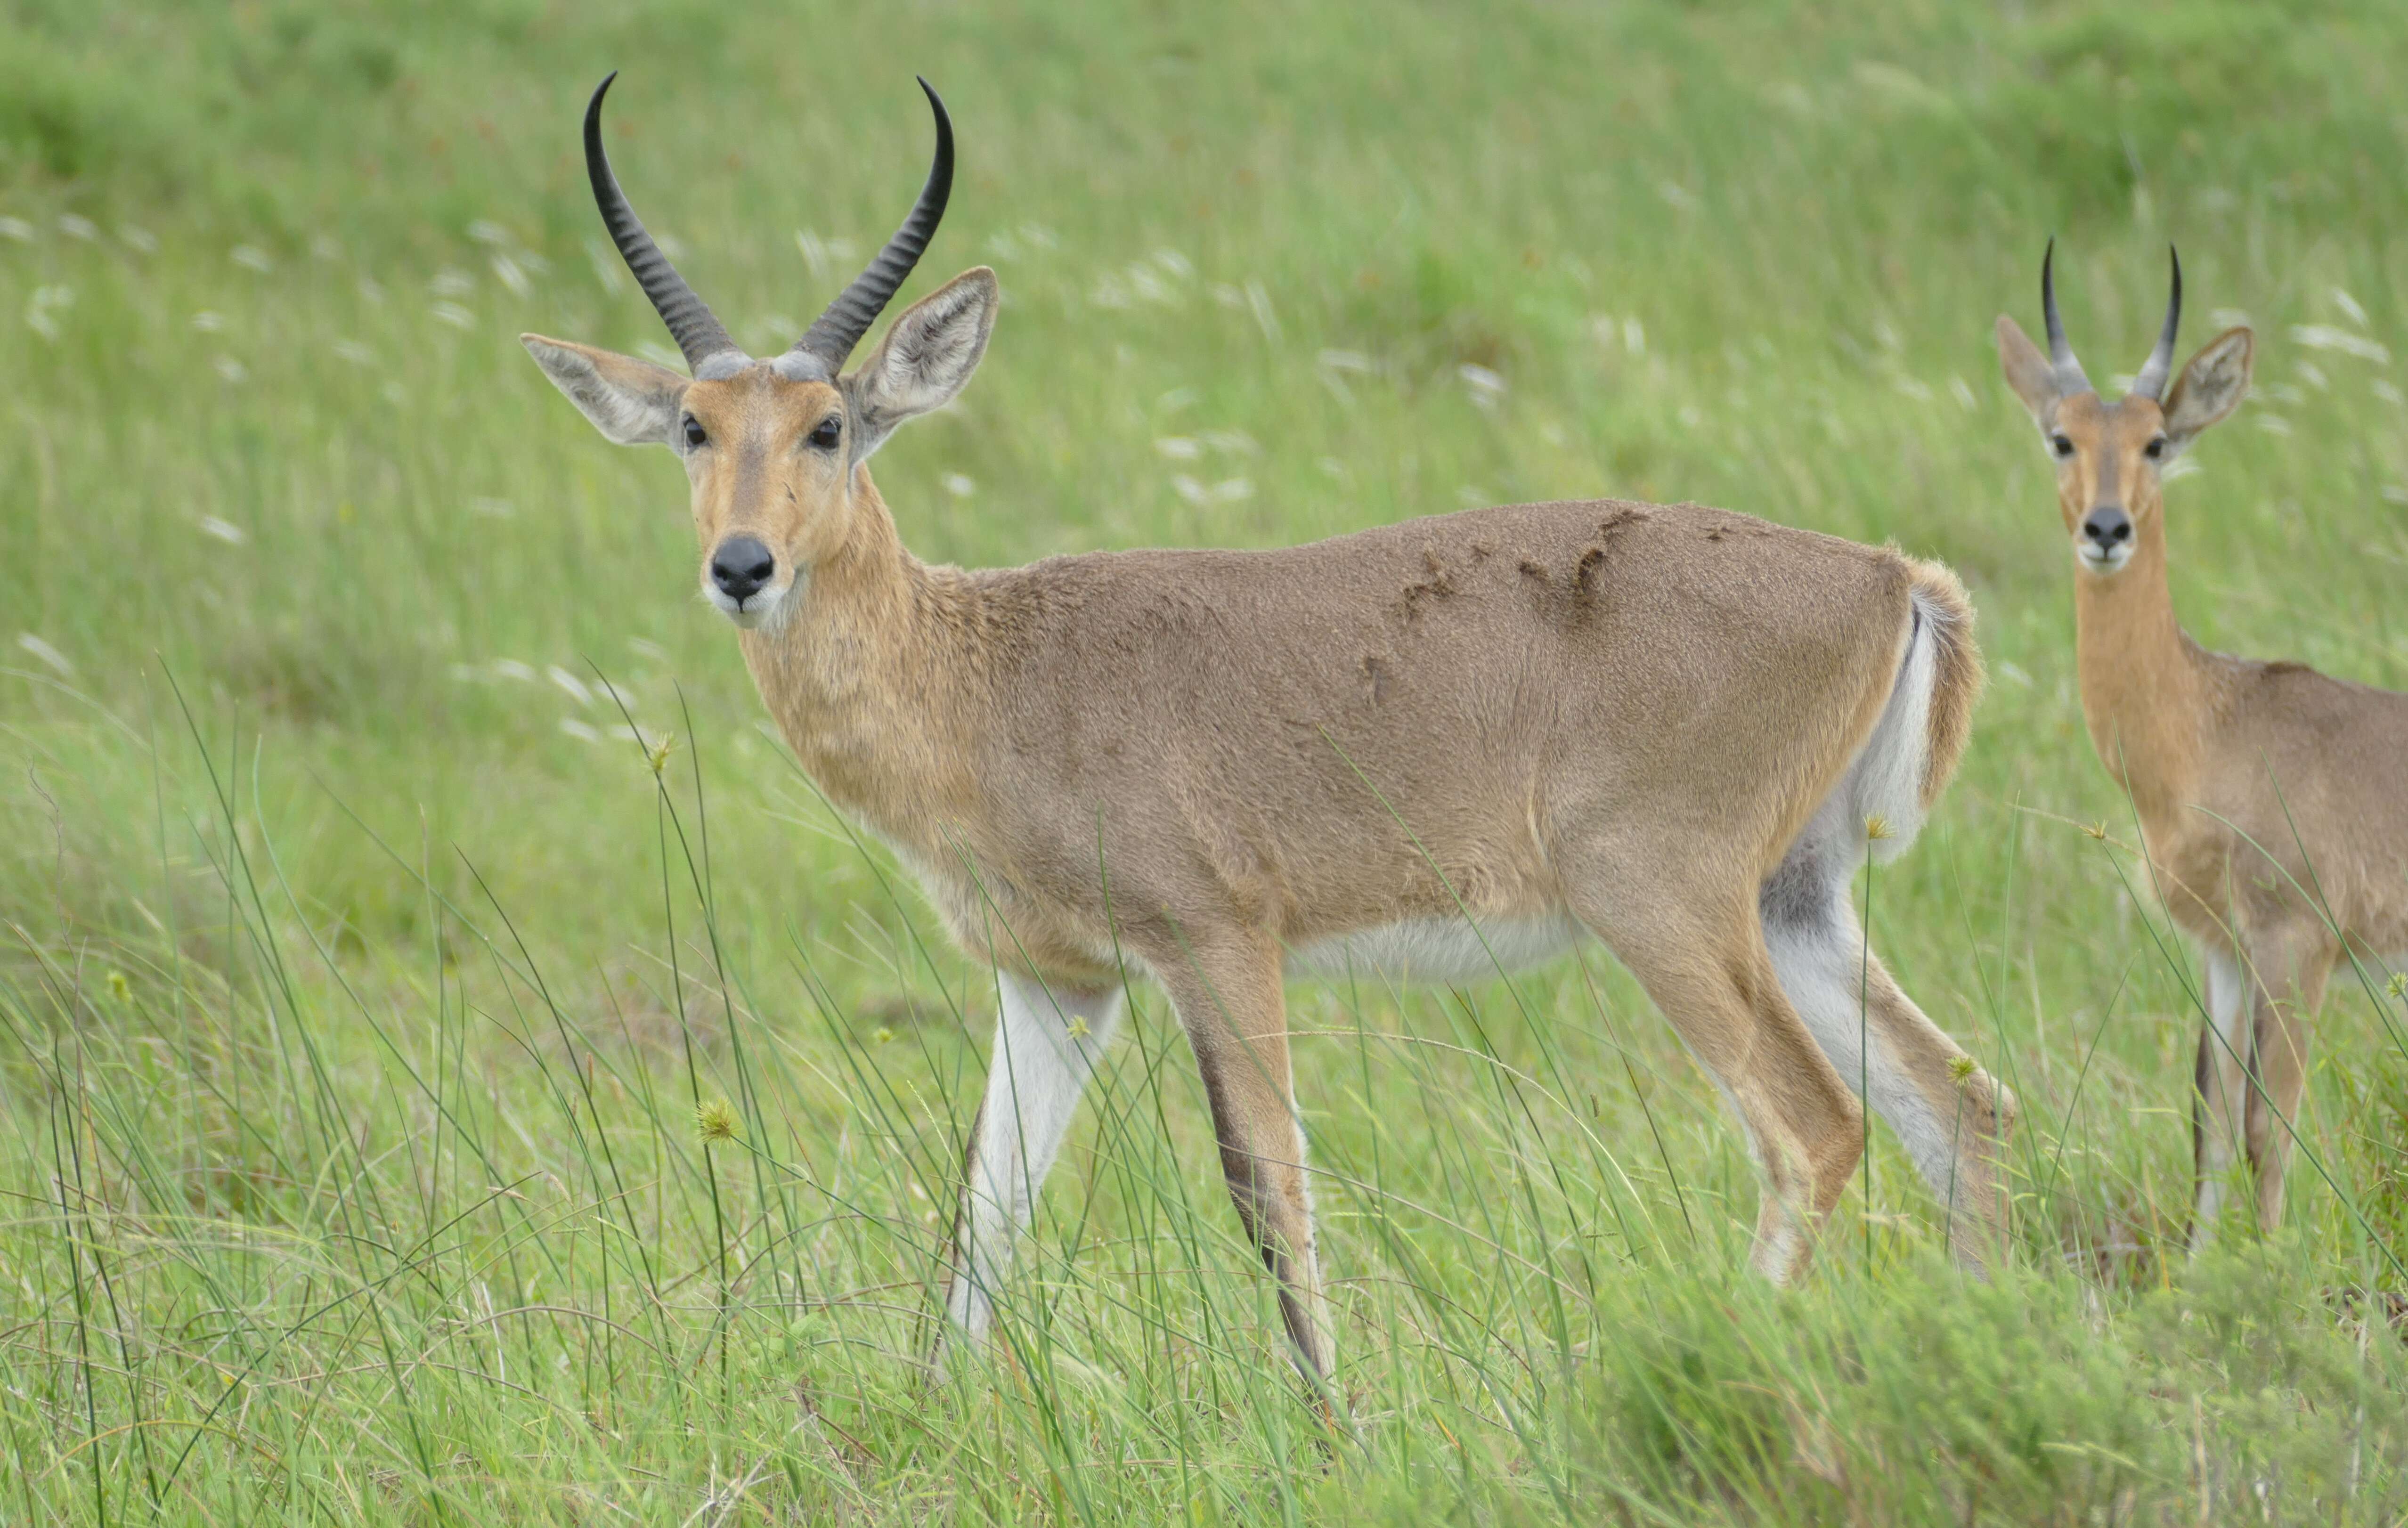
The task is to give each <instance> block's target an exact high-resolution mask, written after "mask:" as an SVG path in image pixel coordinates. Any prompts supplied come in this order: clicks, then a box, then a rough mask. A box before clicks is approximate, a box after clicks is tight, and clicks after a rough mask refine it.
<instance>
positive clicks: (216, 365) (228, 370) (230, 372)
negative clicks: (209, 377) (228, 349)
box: [209, 355, 251, 382]
mask: <svg viewBox="0 0 2408 1528" xmlns="http://www.w3.org/2000/svg"><path fill="white" fill-rule="evenodd" d="M209 366H210V368H211V369H212V370H214V371H215V372H216V373H217V374H218V375H219V376H220V377H222V378H225V379H226V380H227V381H229V382H239V381H241V380H242V379H243V378H246V377H249V376H250V375H251V369H250V368H249V367H247V366H245V365H244V364H242V363H241V362H239V361H237V360H236V359H235V358H234V357H233V356H230V355H218V356H211V357H210V358H209Z"/></svg>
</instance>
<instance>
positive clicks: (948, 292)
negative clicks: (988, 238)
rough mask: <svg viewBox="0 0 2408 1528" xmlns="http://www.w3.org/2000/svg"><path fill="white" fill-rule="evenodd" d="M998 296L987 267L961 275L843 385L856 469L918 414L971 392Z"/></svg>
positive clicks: (916, 306) (889, 335)
mask: <svg viewBox="0 0 2408 1528" xmlns="http://www.w3.org/2000/svg"><path fill="white" fill-rule="evenodd" d="M1000 300H1001V293H1000V292H999V290H998V289H997V287H996V281H995V272H993V271H991V270H989V269H987V267H985V266H984V265H981V266H978V267H977V268H976V269H973V270H968V271H964V272H963V273H962V274H961V275H959V276H956V277H954V278H953V279H952V280H950V281H948V282H946V283H945V284H944V285H943V286H941V287H939V288H938V289H937V290H936V291H934V292H932V293H929V294H928V295H927V296H925V297H923V298H921V299H920V300H919V301H918V302H916V303H913V304H912V305H911V306H910V307H909V308H907V309H905V310H904V313H903V316H902V317H900V318H898V319H896V321H895V326H894V327H893V328H891V329H889V330H887V331H886V337H885V339H884V340H882V342H880V344H879V347H878V349H877V350H876V351H875V352H874V353H873V354H872V355H871V356H870V358H869V359H868V360H867V361H866V362H864V363H863V364H862V366H861V369H860V370H859V371H856V372H854V373H853V375H852V377H850V378H847V379H846V386H847V390H848V391H849V392H850V393H852V396H853V459H854V460H855V461H859V460H861V459H862V458H864V457H867V455H869V453H870V452H872V451H874V450H877V449H878V448H879V447H880V446H881V445H882V444H883V443H884V441H885V439H886V437H887V436H889V435H891V434H893V433H894V430H895V427H896V425H898V424H900V423H902V422H903V421H905V420H907V419H910V418H911V417H913V416H914V415H917V414H925V413H927V412H929V411H930V410H932V409H937V408H941V407H944V406H945V405H947V404H949V403H951V402H953V398H954V397H955V395H957V394H958V393H960V392H961V391H962V389H963V388H964V387H966V386H968V383H969V379H970V374H971V373H972V372H974V371H976V370H977V369H978V364H979V360H980V358H981V357H982V356H983V355H985V354H986V342H987V336H989V335H991V334H993V333H994V332H995V312H996V305H997V303H998V302H999V301H1000Z"/></svg>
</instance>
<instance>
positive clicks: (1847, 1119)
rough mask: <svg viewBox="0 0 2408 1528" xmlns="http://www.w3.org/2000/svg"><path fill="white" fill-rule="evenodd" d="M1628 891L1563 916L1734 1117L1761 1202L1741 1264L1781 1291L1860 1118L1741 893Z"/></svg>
mask: <svg viewBox="0 0 2408 1528" xmlns="http://www.w3.org/2000/svg"><path fill="white" fill-rule="evenodd" d="M1656 863H1672V862H1670V861H1657V862H1656ZM1598 879H1608V878H1598ZM1590 884H1591V885H1592V886H1594V885H1595V884H1596V881H1595V880H1592V881H1591V883H1590ZM1608 884H1613V882H1612V881H1611V880H1610V879H1608ZM1637 891H1638V889H1637V888H1635V887H1634V886H1633V885H1632V884H1631V880H1630V878H1627V877H1626V878H1622V879H1621V880H1620V883H1619V884H1618V885H1614V889H1613V892H1612V893H1609V894H1590V895H1587V896H1576V897H1575V898H1574V906H1573V910H1574V911H1575V912H1576V913H1578V914H1579V916H1580V917H1581V918H1582V920H1583V921H1585V922H1586V923H1587V924H1588V925H1589V927H1590V928H1591V929H1592V930H1594V931H1595V932H1596V934H1597V935H1598V937H1599V938H1600V939H1603V940H1604V941H1605V943H1606V944H1607V945H1608V946H1609V947H1610V948H1611V949H1612V950H1613V952H1614V954H1615V955H1616V956H1618V957H1619V958H1620V959H1621V961H1622V963H1623V964H1625V965H1627V966H1628V967H1629V968H1630V971H1631V974H1632V975H1634V976H1636V977H1637V978H1639V981H1640V984H1641V986H1643V987H1645V988H1646V989H1647V994H1648V996H1650V997H1651V998H1653V999H1655V1002H1656V1007H1658V1008H1661V1009H1662V1010H1663V1012H1664V1017H1665V1018H1666V1019H1667V1020H1668V1021H1670V1023H1671V1025H1672V1028H1673V1031H1674V1032H1675V1033H1676V1034H1678V1035H1680V1036H1681V1040H1682V1043H1683V1044H1684V1045H1685V1046H1687V1047H1688V1050H1689V1053H1690V1054H1691V1055H1692V1056H1694V1057H1696V1058H1697V1061H1698V1064H1699V1065H1700V1066H1703V1067H1704V1068H1705V1070H1706V1075H1707V1076H1709V1077H1711V1078H1713V1081H1714V1086H1715V1087H1716V1088H1718V1089H1719V1090H1721V1092H1722V1095H1723V1100H1724V1102H1725V1103H1727V1105H1729V1107H1730V1110H1731V1112H1732V1113H1733V1114H1736V1115H1737V1116H1739V1121H1740V1124H1741V1127H1742V1129H1743V1130H1744V1131H1745V1132H1746V1135H1747V1143H1748V1150H1749V1153H1750V1154H1751V1155H1752V1156H1753V1157H1754V1158H1755V1160H1756V1168H1757V1171H1758V1174H1759V1176H1760V1178H1761V1181H1762V1184H1763V1193H1764V1196H1763V1201H1762V1203H1761V1205H1760V1206H1759V1207H1758V1209H1757V1212H1756V1244H1755V1248H1754V1250H1753V1252H1752V1253H1751V1259H1750V1260H1751V1262H1752V1263H1753V1264H1754V1266H1755V1267H1756V1271H1757V1272H1758V1273H1761V1274H1762V1275H1764V1276H1765V1277H1766V1278H1770V1280H1772V1281H1773V1282H1774V1283H1776V1284H1779V1283H1786V1282H1787V1281H1788V1280H1789V1279H1791V1278H1794V1277H1796V1275H1797V1274H1798V1273H1799V1271H1801V1270H1802V1269H1803V1268H1804V1267H1805V1265H1806V1263H1807V1261H1808V1260H1809V1258H1810V1257H1811V1256H1812V1254H1813V1239H1814V1236H1815V1235H1816V1233H1817V1232H1818V1231H1819V1230H1820V1229H1821V1227H1822V1223H1823V1221H1824V1219H1825V1218H1826V1217H1827V1216H1828V1214H1829V1213H1830V1211H1831V1207H1833V1206H1834V1205H1836V1204H1838V1203H1839V1200H1840V1195H1841V1193H1842V1192H1843V1191H1844V1190H1845V1189H1846V1187H1847V1183H1848V1178H1849V1175H1850V1174H1851V1173H1853V1172H1854V1171H1855V1170H1856V1159H1857V1156H1858V1154H1859V1153H1860V1151H1861V1150H1862V1130H1863V1121H1864V1114H1863V1111H1862V1110H1861V1109H1860V1108H1859V1107H1857V1104H1856V1098H1855V1097H1854V1096H1853V1095H1852V1094H1851V1093H1850V1092H1848V1089H1847V1085H1846V1084H1845V1083H1844V1082H1842V1080H1841V1078H1840V1075H1839V1073H1838V1072H1837V1071H1835V1070H1834V1069H1833V1068H1832V1065H1831V1063H1830V1061H1829V1060H1828V1058H1827V1057H1826V1056H1825V1055H1824V1053H1823V1051H1822V1050H1821V1049H1820V1048H1819V1047H1818V1046H1817V1045H1816V1044H1815V1043H1814V1037H1813V1035H1811V1034H1810V1033H1808V1031H1807V1028H1806V1025H1805V1024H1804V1023H1803V1022H1801V1021H1800V1020H1799V1015H1798V1012H1797V1010H1796V1009H1795V1008H1794V1007H1791V1005H1790V1002H1789V999H1788V997H1787V996H1786V995H1785V993H1784V992H1783V990H1782V984H1781V981H1780V979H1779V977H1778V975H1777V973H1776V971H1775V969H1774V966H1773V963H1772V957H1771V955H1770V952H1769V951H1768V950H1766V948H1765V943H1764V936H1763V932H1762V929H1761V927H1760V925H1759V924H1758V921H1757V913H1756V905H1755V902H1754V899H1753V897H1752V896H1751V895H1750V894H1749V893H1748V892H1747V891H1744V890H1736V889H1734V890H1719V889H1718V890H1714V891H1710V892H1709V891H1701V890H1700V889H1698V888H1694V887H1677V888H1673V887H1668V888H1662V889H1660V892H1659V894H1657V895H1656V896H1653V897H1647V896H1642V895H1639V894H1635V893H1637Z"/></svg>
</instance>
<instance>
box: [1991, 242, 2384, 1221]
mask: <svg viewBox="0 0 2408 1528" xmlns="http://www.w3.org/2000/svg"><path fill="white" fill-rule="evenodd" d="M2055 257H2056V245H2055V243H2054V241H2052V242H2051V244H2050V247H2049V251H2048V253H2047V255H2045V256H2043V257H2042V261H2041V276H2040V291H2041V311H2042V316H2043V317H2044V318H2045V319H2046V320H2047V322H2048V354H2047V355H2045V356H2043V355H2042V354H2041V352H2040V350H2039V349H2038V348H2037V347H2035V346H2034V345H2033V344H2032V342H2031V340H2030V338H2029V337H2028V336H2026V335H2025V334H2024V332H2023V330H2021V329H2019V328H2017V327H2016V326H2015V321H2014V320H2013V319H2011V318H2008V317H2006V316H2005V315H2004V314H2001V315H2000V318H1999V361H2000V364H2001V365H2002V366H2003V367H2004V368H2005V370H2006V374H2007V384H2008V385H2009V386H2010V387H2012V388H2014V391H2015V395H2016V396H2017V397H2019V398H2021V399H2022V400H2023V403H2024V407H2027V408H2028V409H2029V410H2031V417H2032V421H2033V422H2034V423H2036V424H2038V425H2039V426H2040V436H2041V443H2042V447H2043V448H2044V449H2045V450H2047V451H2048V453H2049V456H2050V457H2051V459H2052V460H2053V461H2054V462H2055V464H2056V466H2057V507H2058V508H2059V510H2060V511H2062V513H2063V515H2064V518H2065V531H2066V535H2067V536H2070V537H2071V539H2072V543H2073V564H2074V570H2073V586H2074V590H2073V621H2074V651H2075V658H2076V662H2077V664H2078V667H2079V669H2080V674H2081V680H2082V714H2083V719H2084V721H2086V722H2087V723H2088V724H2089V729H2090V741H2091V745H2092V746H2093V747H2094V748H2096V749H2097V750H2098V751H2099V758H2100V763H2101V764H2105V765H2106V766H2107V772H2108V774H2109V775H2111V776H2113V777H2114V780H2115V783H2116V784H2117V785H2118V786H2120V787H2121V788H2122V789H2123V790H2124V791H2125V792H2126V793H2128V795H2129V796H2130V798H2131V802H2132V807H2133V809H2134V811H2135V813H2136V814H2137V816H2138V817H2139V819H2140V823H2141V837H2142V841H2143V846H2144V848H2145V849H2146V850H2147V853H2148V858H2149V870H2150V874H2151V878H2152V879H2153V880H2154V881H2155V883H2156V884H2157V888H2158V891H2159V893H2160V894H2161V895H2162V896H2163V898H2164V900H2165V904H2166V907H2167V910H2168V911H2169V913H2170V914H2171V916H2172V918H2173V921H2175V923H2177V924H2178V925H2180V926H2181V928H2182V929H2183V930H2184V931H2185V932H2186V933H2187V934H2188V935H2190V936H2191V937H2193V938H2194V939H2196V940H2198V941H2199V943H2200V949H2201V950H2203V951H2204V952H2205V964H2206V981H2205V988H2206V991H2205V992H2204V994H2203V1007H2204V1008H2205V1013H2206V1021H2205V1022H2204V1023H2203V1024H2202V1025H2201V1027H2200V1039H2199V1064H2198V1070H2197V1074H2196V1082H2197V1086H2198V1095H2197V1097H2196V1098H2195V1099H2194V1100H2193V1105H2192V1116H2191V1119H2192V1130H2191V1139H2192V1150H2193V1155H2194V1165H2195V1167H2196V1170H2197V1174H2198V1178H2197V1187H2198V1200H2197V1204H2196V1206H2195V1213H2194V1216H2193V1219H2192V1221H2191V1246H2192V1249H2193V1250H2197V1249H2198V1248H2200V1246H2201V1245H2203V1244H2204V1243H2205V1242H2206V1240H2207V1238H2208V1237H2209V1235H2211V1234H2212V1233H2213V1231H2214V1225H2215V1221H2216V1219H2217V1216H2218V1213H2219V1212H2220V1210H2221V1209H2222V1207H2223V1203H2224V1191H2225V1187H2226V1181H2227V1179H2228V1178H2229V1176H2230V1171H2231V1168H2232V1166H2233V1164H2234V1162H2235V1160H2236V1158H2237V1157H2238V1156H2239V1155H2240V1154H2241V1153H2243V1152H2245V1153H2246V1154H2247V1157H2248V1161H2249V1165H2250V1167H2251V1168H2252V1169H2253V1170H2254V1172H2255V1174H2256V1177H2257V1223H2258V1225H2259V1226H2260V1227H2261V1228H2264V1229H2267V1230H2272V1228H2273V1227H2274V1226H2275V1225H2276V1224H2277V1223H2278V1222H2279V1221H2280V1220H2281V1217H2282V1211H2283V1169H2284V1165H2285V1164H2286V1161H2287V1160H2288V1158H2289V1156H2290V1151H2291V1145H2292V1140H2293V1135H2294V1132H2295V1130H2296V1129H2297V1127H2298V1124H2299V1107H2300V1094H2301V1092H2302V1090H2303V1088H2304V1086H2305V1083H2306V1080H2307V1061H2308V1042H2309V1035H2308V1028H2309V1023H2310V1021H2311V1020H2312V1019H2313V1017H2314V1016H2315V1012H2316V1009H2317V1007H2318V1006H2319V1005H2320V1004H2321V1002H2322V1000H2323V997H2324V991H2325V984H2326V981H2327V979H2328V978H2329V977H2330V975H2331V973H2332V969H2333V967H2334V965H2335V964H2337V963H2339V962H2340V961H2342V960H2343V959H2344V958H2355V959H2357V960H2358V961H2360V962H2363V963H2367V964H2370V965H2373V966H2375V967H2376V968H2377V969H2379V968H2380V967H2381V966H2382V965H2384V964H2387V965H2388V966H2389V968H2390V969H2392V970H2395V971H2396V970H2399V969H2401V968H2402V967H2403V965H2408V957H2403V955H2402V953H2401V952H2403V951H2408V695H2402V694H2396V693H2392V692H2390V691H2387V690H2376V689H2372V688H2370V687H2368V686H2366V685H2362V684H2350V683H2346V682H2344V681H2343V680H2340V679H2330V678H2326V677H2325V676H2323V675H2322V674H2319V673H2316V672H2315V670H2314V669H2311V668H2307V667H2305V666H2303V665H2301V664H2286V663H2272V664H2270V663H2259V662H2257V661H2255V660H2253V659H2248V658H2230V657H2227V656H2225V655H2224V654H2222V653H2219V652H2209V651H2207V650H2205V649H2203V648H2201V647H2200V645H2199V644H2198V643H2196V642H2194V641H2192V640H2191V638H2190V636H2189V634H2187V633H2186V632H2185V631H2184V630H2183V629H2182V626H2181V624H2180V623H2179V622H2177V621H2176V620H2175V619H2174V607H2173V598H2172V595H2171V593H2170V592H2169V590H2168V586H2167V582H2166V523H2165V501H2164V499H2163V497H2162V478H2161V474H2162V473H2163V472H2164V470H2165V467H2166V466H2167V464H2170V463H2171V462H2172V461H2173V460H2174V458H2176V457H2178V456H2180V455H2181V454H2182V453H2183V452H2184V451H2185V450H2187V449H2188V448H2189V446H2190V443H2191V442H2192V441H2193V440H2194V439H2196V438H2197V437H2198V436H2199V434H2200V431H2202V430H2204V429H2206V428H2207V427H2208V426H2209V425H2211V424H2214V423H2215V422H2216V421H2219V420H2221V419H2223V418H2224V417H2225V416H2226V415H2228V414H2229V413H2231V412H2232V411H2233V410H2234V409H2235V408H2237V407H2240V406H2241V400H2242V398H2243V396H2244V395H2245V394H2246V393H2248V391H2249V375H2250V366H2251V362H2252V359H2253V356H2254V353H2255V346H2254V341H2253V340H2252V338H2251V336H2250V333H2249V331H2248V330H2247V329H2245V328H2235V329H2228V330H2226V331H2225V332H2224V333H2223V334H2220V335H2218V336H2215V337H2214V339H2212V340H2209V341H2208V342H2207V344H2206V346H2205V347H2204V348H2202V349H2201V350H2200V352H2199V353H2198V354H2197V355H2195V356H2193V357H2192V358H2191V362H2190V364H2189V365H2187V366H2186V367H2184V368H2183V372H2182V375H2181V376H2180V377H2179V378H2172V381H2173V386H2172V388H2171V391H2169V390H2168V389H2167V386H2166V383H2167V380H2168V378H2170V377H2171V376H2172V368H2173V358H2174V331H2175V327H2176V325H2177V324H2179V323H2180V322H2181V320H2182V261H2181V259H2180V258H2179V257H2178V256H2177V257H2175V258H2174V260H2173V291H2172V295H2171V298H2170V300H2169V301H2168V303H2167V305H2166V321H2165V327H2164V329H2163V330H2162V331H2161V332H2160V333H2159V334H2158V336H2157V349H2156V350H2152V351H2151V352H2150V354H2149V359H2148V364H2145V365H2143V367H2142V368H2141V371H2140V375H2139V376H2138V377H2136V378H2133V380H2132V390H2131V392H2129V393H2126V394H2125V395H2124V396H2123V397H2122V398H2121V399H2119V400H2118V401H2116V402H2114V403H2109V402H2107V401H2106V400H2105V399H2103V398H2101V397H2100V395H2099V393H2098V391H2097V390H2096V389H2095V388H2093V387H2092V386H2091V385H2090V380H2089V378H2086V377H2085V376H2084V375H2083V373H2082V364H2081V363H2080V362H2078V361H2076V360H2075V359H2074V357H2073V347H2072V346H2071V345H2070V344H2068V343H2067V342H2066V338H2065V325H2064V324H2063V323H2062V322H2061V321H2059V320H2058V318H2057V288H2056V282H2055V280H2054V279H2053V276H2052V269H2051V267H2052V265H2053V264H2054V262H2055Z"/></svg>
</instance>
